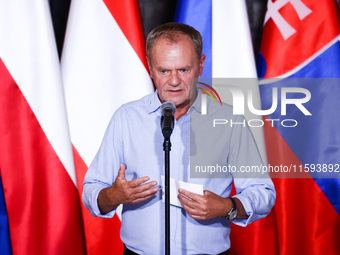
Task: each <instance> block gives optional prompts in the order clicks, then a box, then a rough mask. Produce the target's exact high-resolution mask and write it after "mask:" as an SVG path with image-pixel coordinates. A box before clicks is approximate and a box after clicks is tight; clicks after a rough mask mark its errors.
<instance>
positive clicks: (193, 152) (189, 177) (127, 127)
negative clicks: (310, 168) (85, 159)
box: [83, 91, 276, 255]
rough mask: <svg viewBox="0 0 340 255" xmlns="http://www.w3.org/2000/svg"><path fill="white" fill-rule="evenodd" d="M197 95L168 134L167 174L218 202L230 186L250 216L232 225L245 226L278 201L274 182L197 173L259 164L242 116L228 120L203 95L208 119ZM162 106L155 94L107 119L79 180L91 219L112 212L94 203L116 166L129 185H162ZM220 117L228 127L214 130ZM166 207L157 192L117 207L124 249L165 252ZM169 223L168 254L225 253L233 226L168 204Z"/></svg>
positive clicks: (228, 112) (226, 109)
mask: <svg viewBox="0 0 340 255" xmlns="http://www.w3.org/2000/svg"><path fill="white" fill-rule="evenodd" d="M201 97H202V94H201V93H200V92H198V97H197V99H196V100H195V103H194V104H193V105H192V106H191V108H190V109H189V111H188V113H187V114H185V115H184V116H182V117H181V118H180V119H179V120H178V121H175V127H174V130H173V133H172V135H171V144H172V147H171V152H170V177H171V178H174V179H177V180H181V181H185V182H189V183H196V184H202V185H203V189H204V190H209V191H212V192H214V193H216V194H218V195H220V196H222V197H228V196H229V195H230V192H231V188H232V182H233V181H234V184H235V187H236V192H237V195H236V196H235V197H237V198H238V199H240V201H241V202H242V204H243V206H244V208H245V211H246V212H247V214H248V216H249V217H248V218H247V219H245V220H233V223H235V224H237V225H241V226H246V225H248V224H250V223H251V222H253V221H255V220H258V219H261V218H263V217H265V216H266V215H267V214H268V213H269V212H270V210H271V208H272V206H273V205H274V202H275V196H276V193H275V189H274V186H273V183H272V181H271V179H270V178H248V177H244V176H239V178H238V177H237V173H222V175H217V176H214V175H210V174H209V173H205V174H202V176H201V175H200V173H197V171H196V173H195V170H197V167H195V164H199V165H200V166H203V165H204V164H205V165H207V164H209V165H214V166H216V165H217V164H218V165H220V166H223V165H224V166H226V165H233V166H235V167H236V168H238V169H239V168H240V167H241V166H245V165H260V164H262V161H261V157H260V154H259V152H258V149H257V146H256V144H255V141H254V139H253V137H252V134H251V132H250V130H249V128H247V127H246V128H245V127H244V126H243V125H242V124H237V123H243V122H242V121H243V117H242V116H236V115H232V108H231V107H230V106H229V105H225V104H224V105H223V106H220V107H219V108H217V106H215V105H214V103H213V101H212V100H209V98H208V110H209V111H210V112H209V113H208V116H209V117H208V118H206V116H202V114H201ZM160 106H161V102H160V100H159V98H158V94H157V91H156V92H155V93H153V94H150V95H148V96H145V97H143V98H142V99H140V100H138V101H134V102H130V103H127V104H125V105H123V106H122V107H120V108H119V109H118V110H117V111H116V112H115V114H114V115H113V117H112V119H111V121H110V124H109V126H108V128H107V130H106V133H105V136H104V139H103V142H102V145H101V147H100V149H99V151H98V153H97V155H96V156H95V158H94V160H93V162H92V164H91V165H90V167H89V169H88V171H87V173H86V176H85V180H84V191H83V202H84V205H85V207H86V208H88V209H89V210H90V212H91V214H92V215H93V216H99V217H103V218H108V217H113V215H114V213H115V211H112V212H110V213H108V214H105V215H102V214H101V213H100V210H99V208H98V204H97V198H98V194H99V192H100V191H101V189H103V188H106V187H110V186H111V185H112V184H113V182H114V181H115V179H116V177H117V174H118V170H119V166H120V163H124V164H125V165H126V167H127V168H126V172H125V176H126V179H127V180H133V179H136V178H140V177H143V176H149V177H150V180H151V181H154V180H155V181H157V182H158V184H159V185H160V184H161V176H162V175H163V176H164V151H163V141H164V138H163V135H162V133H161V129H160V118H161V112H160ZM221 114H222V115H221ZM226 117H228V119H230V120H231V121H229V122H232V121H234V123H236V124H235V125H234V126H233V127H230V125H220V126H218V127H215V128H214V127H213V126H212V123H211V121H212V119H213V118H224V119H226ZM205 118H206V119H205ZM201 132H202V133H201ZM220 132H223V136H220V135H219V133H220ZM202 134H204V135H202ZM199 138H203V139H199ZM204 159H205V160H204ZM193 162H195V163H193ZM190 165H191V167H190ZM202 169H203V168H202ZM207 174H208V176H207ZM193 176H194V177H193ZM207 177H208V178H207ZM253 177H254V176H253ZM255 177H257V175H256V176H255ZM261 177H263V176H261ZM266 177H268V176H266ZM164 207H165V206H164V203H163V201H162V195H161V190H160V191H159V192H158V193H157V194H156V195H155V196H154V197H152V198H150V199H148V200H146V201H144V202H141V203H137V204H133V205H124V206H123V211H122V219H121V220H122V225H121V240H122V241H123V242H124V244H125V245H126V246H127V247H128V248H129V249H130V250H132V251H134V252H136V253H138V254H157V255H158V254H164V246H165V242H164V232H165V227H164V217H165V216H164ZM170 222H171V223H170V238H171V240H170V247H171V249H170V251H171V254H176V255H179V254H218V253H220V252H223V251H226V250H228V249H229V248H230V239H229V234H230V224H231V223H230V221H229V220H227V219H225V218H222V217H220V218H215V219H212V220H195V219H193V218H191V217H190V216H189V215H187V213H186V212H185V210H184V209H183V208H181V207H176V206H172V205H171V206H170Z"/></svg>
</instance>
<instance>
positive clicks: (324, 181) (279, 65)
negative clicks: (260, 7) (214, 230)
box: [259, 0, 340, 254]
mask: <svg viewBox="0 0 340 255" xmlns="http://www.w3.org/2000/svg"><path fill="white" fill-rule="evenodd" d="M339 38H340V19H339V6H338V4H337V2H336V1H335V0H325V1H321V2H320V1H316V0H294V1H293V0H291V1H285V0H277V1H272V0H269V1H268V6H267V12H266V15H265V23H264V28H263V37H262V44H261V53H262V58H261V59H260V60H261V61H260V63H259V66H260V67H261V68H260V70H259V73H261V74H262V75H263V76H264V78H265V79H264V81H263V85H261V87H260V89H261V98H262V105H263V108H264V109H268V107H270V105H271V104H272V99H271V93H272V89H273V87H278V88H280V89H281V91H282V89H284V87H291V86H294V87H298V85H300V86H299V88H303V89H305V90H304V91H307V90H308V91H309V92H310V94H311V98H310V100H309V101H308V102H307V103H306V104H305V105H304V107H305V108H306V109H308V110H309V111H310V113H311V116H305V115H304V114H301V111H300V110H301V109H298V108H297V107H295V108H294V107H291V108H289V109H288V108H287V114H286V115H285V116H283V115H282V114H281V115H280V114H277V113H275V112H274V113H273V114H271V115H268V116H266V117H265V118H266V119H274V118H276V119H278V122H276V124H275V125H274V127H272V126H271V125H266V127H265V138H266V147H267V152H268V163H269V164H271V165H285V166H289V165H291V166H293V167H294V166H295V167H297V168H298V169H299V170H302V172H303V173H304V176H303V177H304V178H275V179H273V181H274V184H275V187H276V191H277V200H276V204H275V206H274V214H275V220H276V228H275V231H276V233H275V232H274V233H273V234H276V239H277V243H274V244H268V246H267V249H268V250H274V251H276V253H277V254H340V246H339V240H340V217H339V213H340V179H339V177H340V176H339V173H336V172H333V173H332V177H336V178H319V177H320V175H319V176H316V175H315V174H316V171H312V170H313V169H314V170H315V169H318V168H320V170H325V172H330V171H333V170H331V167H335V168H338V166H339V158H340V131H339V117H340V114H339V111H338V109H339V107H340V103H339V99H338V95H339V94H340V83H339V81H340V79H331V78H340V42H339ZM274 77H278V78H282V79H283V80H282V81H280V82H274V83H273V82H270V80H269V78H274ZM297 78H299V80H297ZM301 78H304V79H301ZM311 78H314V79H311ZM266 83H267V84H266ZM290 84H292V85H290ZM300 95H301V94H300ZM281 100H282V99H281ZM279 103H280V102H279ZM281 110H282V109H281ZM285 119H291V120H294V121H295V122H294V126H295V124H296V126H295V127H294V128H287V127H285V126H283V125H282V123H283V122H282V121H285ZM280 123H281V124H280ZM325 172H324V173H323V174H324V175H325V174H326V173H325ZM321 177H322V176H321ZM325 212H326V213H325ZM261 254H273V253H261Z"/></svg>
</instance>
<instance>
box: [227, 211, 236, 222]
mask: <svg viewBox="0 0 340 255" xmlns="http://www.w3.org/2000/svg"><path fill="white" fill-rule="evenodd" d="M236 215H237V210H235V211H232V212H230V214H229V219H230V220H232V219H235V218H236Z"/></svg>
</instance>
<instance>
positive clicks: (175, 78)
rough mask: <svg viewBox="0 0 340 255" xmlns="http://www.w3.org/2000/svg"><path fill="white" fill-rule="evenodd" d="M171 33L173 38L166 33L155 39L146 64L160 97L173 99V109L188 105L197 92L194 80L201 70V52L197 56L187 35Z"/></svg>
mask: <svg viewBox="0 0 340 255" xmlns="http://www.w3.org/2000/svg"><path fill="white" fill-rule="evenodd" d="M175 36H177V39H178V40H177V42H171V41H170V40H169V39H167V38H166V37H160V38H158V39H156V41H155V42H154V45H153V47H152V51H151V59H149V60H148V65H149V69H150V72H151V78H152V79H153V81H154V83H155V86H156V88H157V90H158V96H159V99H160V101H161V102H165V101H170V102H172V103H174V104H175V105H176V107H177V110H178V109H181V108H185V109H188V108H189V107H190V100H195V98H196V96H197V93H196V86H197V85H196V82H197V78H198V77H199V76H200V75H201V74H202V72H203V64H204V60H205V55H203V56H202V57H201V58H200V59H198V57H197V54H196V52H195V48H194V43H193V41H192V40H191V38H190V37H189V36H187V35H184V34H180V33H178V34H177V35H175Z"/></svg>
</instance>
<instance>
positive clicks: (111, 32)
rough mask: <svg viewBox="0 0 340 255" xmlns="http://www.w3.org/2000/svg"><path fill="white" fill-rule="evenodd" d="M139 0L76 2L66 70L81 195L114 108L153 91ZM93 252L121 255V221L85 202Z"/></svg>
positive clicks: (65, 55)
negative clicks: (101, 214)
mask: <svg viewBox="0 0 340 255" xmlns="http://www.w3.org/2000/svg"><path fill="white" fill-rule="evenodd" d="M144 45H145V42H144V34H143V30H142V21H141V17H140V12H139V5H138V1H137V0H126V1H121V0H105V1H101V0H74V1H72V3H71V7H70V14H69V19H68V25H67V29H66V37H65V42H64V49H63V53H62V73H63V81H64V86H65V95H66V105H67V113H68V117H69V124H70V132H71V140H72V144H73V149H74V159H75V164H76V172H77V182H78V189H79V193H80V194H81V193H82V183H83V180H84V175H85V173H86V170H87V168H88V166H89V164H90V163H91V161H92V159H93V158H94V156H95V154H96V152H97V150H98V149H99V146H100V144H101V140H102V138H103V135H104V132H105V129H106V127H107V125H108V123H109V121H110V119H111V116H112V114H113V113H114V111H115V110H116V109H117V108H118V107H119V106H121V105H122V104H123V103H126V102H128V101H131V100H136V99H139V98H141V97H142V96H144V95H146V94H148V93H150V92H152V91H153V86H152V82H151V79H150V77H149V74H148V71H147V64H146V59H145V48H144ZM83 216H84V227H85V236H86V243H87V251H88V254H104V253H110V254H118V253H119V252H122V249H123V246H122V243H121V241H120V239H119V229H120V219H119V215H117V214H116V215H115V216H114V218H113V219H109V220H107V219H106V220H104V219H101V218H95V217H93V216H91V215H90V212H89V211H88V210H87V209H85V207H84V206H83Z"/></svg>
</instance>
